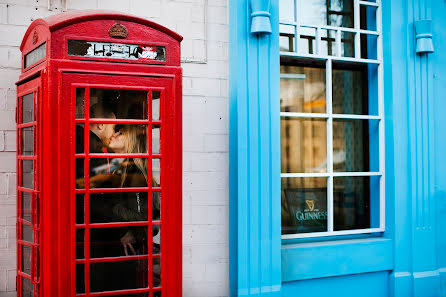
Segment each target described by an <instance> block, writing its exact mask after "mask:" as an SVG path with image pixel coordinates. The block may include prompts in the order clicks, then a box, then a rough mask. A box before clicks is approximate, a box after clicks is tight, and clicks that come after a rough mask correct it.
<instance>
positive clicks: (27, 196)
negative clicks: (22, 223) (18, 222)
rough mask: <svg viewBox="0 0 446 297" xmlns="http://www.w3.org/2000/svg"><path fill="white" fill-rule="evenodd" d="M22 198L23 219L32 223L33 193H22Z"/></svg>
mask: <svg viewBox="0 0 446 297" xmlns="http://www.w3.org/2000/svg"><path fill="white" fill-rule="evenodd" d="M20 195H21V196H22V218H23V219H24V220H26V221H28V222H30V223H31V193H28V192H20Z"/></svg>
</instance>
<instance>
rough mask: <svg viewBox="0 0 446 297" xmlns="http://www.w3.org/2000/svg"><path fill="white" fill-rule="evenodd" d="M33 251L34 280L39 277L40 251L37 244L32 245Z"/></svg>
mask: <svg viewBox="0 0 446 297" xmlns="http://www.w3.org/2000/svg"><path fill="white" fill-rule="evenodd" d="M32 250H33V253H34V256H33V258H34V265H33V268H34V279H35V280H39V278H40V251H39V246H34V248H33V249H32Z"/></svg>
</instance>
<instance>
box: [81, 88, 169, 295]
mask: <svg viewBox="0 0 446 297" xmlns="http://www.w3.org/2000/svg"><path fill="white" fill-rule="evenodd" d="M84 90H85V92H82V93H81V94H79V92H76V93H78V96H76V97H82V98H81V99H83V100H77V103H78V104H79V105H81V106H83V107H84V110H83V116H82V117H83V118H82V117H81V116H79V114H82V113H81V112H79V108H77V109H76V116H75V118H76V119H75V122H76V124H78V125H83V127H90V124H91V123H104V122H105V123H112V124H114V125H116V126H118V125H121V126H123V127H125V126H131V125H137V124H138V125H145V127H146V128H145V133H144V132H143V134H144V135H145V136H146V138H147V146H146V150H144V151H143V152H141V153H138V154H136V155H135V154H129V153H116V151H115V152H113V153H111V152H108V153H102V154H97V153H96V154H93V153H90V149H89V136H90V135H89V133H90V132H89V129H84V128H83V130H82V131H83V149H82V151H79V152H78V153H77V154H76V156H75V158H76V160H81V161H82V168H81V169H82V170H83V171H84V172H83V174H82V176H81V178H83V179H84V180H89V179H90V173H91V168H90V167H91V166H90V163H91V160H94V159H95V158H100V159H104V160H113V159H117V158H126V159H129V158H131V159H133V160H136V159H141V158H145V159H146V160H147V172H146V174H147V176H148V181H150V180H152V182H148V184H146V186H138V185H136V186H135V185H130V187H126V188H122V187H119V186H115V187H111V188H103V187H101V188H93V187H92V186H91V183H89V182H87V183H79V182H78V181H76V184H77V185H82V186H81V187H78V189H76V190H75V193H76V194H77V196H78V198H77V200H80V201H81V203H78V205H79V207H81V208H82V211H83V213H82V214H80V215H79V216H80V217H81V219H80V220H78V221H77V222H76V223H77V224H76V226H75V228H76V229H77V230H79V231H82V233H81V235H80V236H78V237H79V239H80V240H77V241H78V244H77V245H80V246H79V247H78V250H79V249H80V250H81V255H80V257H77V258H78V259H77V260H75V262H76V267H77V268H76V269H77V281H76V282H77V285H76V293H77V294H81V295H82V296H90V292H91V293H95V292H102V291H110V290H120V291H119V293H120V294H132V293H133V294H134V293H138V292H139V293H144V292H153V296H155V295H156V294H161V287H158V288H156V290H154V289H153V286H152V285H151V284H152V283H153V274H152V271H153V265H154V264H153V260H152V258H158V259H159V257H160V255H157V254H153V253H154V252H156V251H154V250H153V249H154V247H152V246H153V241H154V239H152V236H150V232H149V231H148V230H152V229H154V227H152V226H155V225H158V224H161V221H160V215H159V210H158V213H155V214H154V213H153V211H155V212H156V210H153V207H152V204H153V202H152V201H153V198H152V197H153V196H155V195H154V194H155V193H159V194H158V195H157V197H158V199H159V200H160V196H161V195H160V194H161V191H162V188H161V186H160V178H159V176H160V169H161V167H160V161H161V158H162V155H161V153H162V150H161V141H162V139H161V130H162V110H161V104H160V102H162V101H163V100H164V98H163V96H164V92H162V91H161V90H153V91H151V90H148V91H146V93H147V97H146V98H147V101H146V104H145V105H144V106H146V107H147V109H145V111H143V112H144V116H142V119H141V120H136V121H135V120H131V119H121V117H118V119H116V120H115V119H111V120H105V121H104V120H103V119H98V120H96V119H94V118H91V117H90V113H89V107H90V103H91V102H90V99H91V98H90V94H91V89H90V88H88V87H85V88H83V89H82V91H84ZM81 101H82V102H81ZM116 126H115V127H116ZM154 142H155V144H154V145H152V144H153V143H154ZM136 157H138V158H136ZM109 166H110V165H109ZM153 167H157V168H156V170H157V172H155V174H154V173H153ZM78 178H79V176H78ZM152 188H153V189H152ZM126 194H132V195H133V194H136V197H137V198H140V197H139V196H138V194H140V195H145V196H144V197H141V199H138V202H137V203H138V209H139V206H140V204H139V203H140V200H141V203H143V202H142V201H146V203H143V204H144V205H145V206H141V211H147V215H146V217H145V218H133V217H131V216H130V217H128V218H127V219H123V220H121V221H114V220H112V221H110V222H109V221H103V220H102V221H101V218H100V219H99V221H98V218H95V217H94V215H93V213H92V211H93V210H92V207H93V206H94V204H95V199H98V197H99V196H97V195H100V196H103V197H102V198H104V197H105V196H106V195H109V197H108V198H111V197H110V195H111V196H113V195H114V196H115V200H116V195H126ZM95 195H96V197H95ZM79 197H80V198H79ZM104 199H105V198H104ZM118 200H119V199H118ZM124 200H125V199H124ZM124 200H120V201H121V202H122V201H124ZM158 203H159V204H160V203H161V201H158ZM115 206H116V205H115ZM113 211H116V207H114V209H113ZM77 212H78V210H77V209H76V213H77ZM122 218H125V216H122ZM153 220H158V221H153ZM127 228H131V229H132V230H133V229H134V231H135V232H136V231H137V232H139V233H141V234H145V237H146V241H147V243H146V244H147V249H148V250H146V251H144V252H143V253H142V254H141V253H140V252H138V254H137V255H133V254H132V253H131V251H130V250H129V251H128V252H129V255H128V256H127V255H124V256H119V255H118V254H115V255H112V254H110V255H108V256H107V255H102V256H101V255H100V257H99V258H97V256H98V255H96V254H97V253H96V252H95V253H96V254H95V253H94V254H92V248H93V247H92V246H91V244H93V242H92V241H91V240H92V237H101V234H100V233H102V234H105V233H107V232H112V231H113V230H118V229H122V230H123V229H127ZM138 228H139V229H138ZM98 231H100V232H99V233H98ZM120 244H121V243H117V246H118V247H119V245H120ZM146 244H144V245H143V246H146ZM121 248H122V246H121ZM99 254H100V252H99ZM104 265H108V266H110V267H114V266H116V268H117V269H118V268H120V267H121V268H122V267H123V266H122V265H124V266H125V265H128V266H129V267H131V268H130V269H132V267H136V268H137V269H138V271H140V272H141V273H138V272H136V273H138V280H136V283H135V284H126V285H124V286H122V287H119V288H118V287H116V288H112V287H107V288H105V287H104V288H101V286H100V284H99V286H98V284H97V283H95V282H96V281H97V280H98V277H99V278H101V276H100V275H101V273H102V272H104V271H105V270H109V269H105V270H104V269H103V266H104ZM144 267H145V268H144ZM101 271H102V272H101ZM144 271H145V272H144ZM98 273H99V274H98ZM141 277H143V279H141ZM79 278H82V280H79ZM100 282H101V281H99V283H100ZM108 283H109V282H108ZM157 292H158V293H157ZM147 295H148V294H147ZM120 296H121V295H120ZM126 296H127V295H126ZM128 296H133V295H128ZM138 296H139V295H138Z"/></svg>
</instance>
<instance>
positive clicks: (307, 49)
mask: <svg viewBox="0 0 446 297" xmlns="http://www.w3.org/2000/svg"><path fill="white" fill-rule="evenodd" d="M298 33H299V42H298V43H297V47H298V51H299V54H315V53H316V28H309V27H300V28H299V29H298Z"/></svg>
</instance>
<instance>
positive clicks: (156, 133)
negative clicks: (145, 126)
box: [152, 125, 161, 154]
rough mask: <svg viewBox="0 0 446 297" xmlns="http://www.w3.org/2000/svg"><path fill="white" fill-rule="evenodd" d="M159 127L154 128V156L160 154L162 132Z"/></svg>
mask: <svg viewBox="0 0 446 297" xmlns="http://www.w3.org/2000/svg"><path fill="white" fill-rule="evenodd" d="M160 130H161V128H160V126H159V125H154V126H152V154H159V153H160V132H161V131H160Z"/></svg>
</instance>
